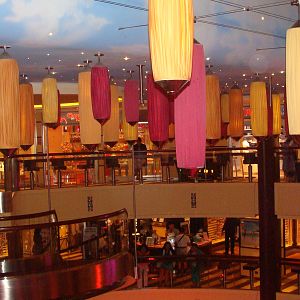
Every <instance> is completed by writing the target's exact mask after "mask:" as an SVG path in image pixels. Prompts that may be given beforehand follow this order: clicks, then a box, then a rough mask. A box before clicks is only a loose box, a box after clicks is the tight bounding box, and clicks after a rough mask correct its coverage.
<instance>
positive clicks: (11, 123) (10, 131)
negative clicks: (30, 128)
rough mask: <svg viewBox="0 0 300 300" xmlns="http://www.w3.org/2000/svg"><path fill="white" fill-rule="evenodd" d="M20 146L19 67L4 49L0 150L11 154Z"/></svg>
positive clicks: (0, 58) (0, 84)
mask: <svg viewBox="0 0 300 300" xmlns="http://www.w3.org/2000/svg"><path fill="white" fill-rule="evenodd" d="M4 49H5V48H4ZM19 147H20V94H19V68H18V64H17V61H16V60H15V59H13V58H11V57H10V56H9V55H8V54H7V52H6V51H4V53H3V54H2V55H1V56H0V151H1V152H2V153H3V154H5V155H10V154H12V153H13V152H14V151H15V150H16V149H18V148H19Z"/></svg>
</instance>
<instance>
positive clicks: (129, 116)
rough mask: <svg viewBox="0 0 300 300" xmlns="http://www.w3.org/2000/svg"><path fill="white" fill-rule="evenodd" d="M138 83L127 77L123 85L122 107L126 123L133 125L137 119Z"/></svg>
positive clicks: (138, 115) (138, 113) (138, 112)
mask: <svg viewBox="0 0 300 300" xmlns="http://www.w3.org/2000/svg"><path fill="white" fill-rule="evenodd" d="M139 98H140V94H139V83H138V81H136V80H133V79H128V80H126V82H125V86H124V99H123V101H124V109H125V117H126V121H127V123H129V124H130V125H134V124H136V123H137V122H138V121H139V117H140V111H139Z"/></svg>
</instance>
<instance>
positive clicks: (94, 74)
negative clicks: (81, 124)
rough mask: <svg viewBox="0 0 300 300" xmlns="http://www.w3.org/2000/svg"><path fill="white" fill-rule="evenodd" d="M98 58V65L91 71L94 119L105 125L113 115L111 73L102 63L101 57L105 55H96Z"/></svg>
mask: <svg viewBox="0 0 300 300" xmlns="http://www.w3.org/2000/svg"><path fill="white" fill-rule="evenodd" d="M95 56H98V63H97V64H96V65H95V66H93V67H92V71H91V78H92V79H91V96H92V108H93V115H94V118H95V119H96V120H97V121H98V122H99V123H100V124H101V125H103V124H104V123H105V122H106V121H107V120H108V119H109V118H110V114H111V90H110V82H109V72H108V68H107V67H106V66H103V65H102V64H101V63H100V57H101V56H103V54H101V53H98V54H95Z"/></svg>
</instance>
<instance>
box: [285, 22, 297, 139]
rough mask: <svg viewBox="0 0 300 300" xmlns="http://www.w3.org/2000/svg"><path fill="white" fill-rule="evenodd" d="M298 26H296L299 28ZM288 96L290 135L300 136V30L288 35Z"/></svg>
mask: <svg viewBox="0 0 300 300" xmlns="http://www.w3.org/2000/svg"><path fill="white" fill-rule="evenodd" d="M297 25H298V24H296V26H297ZM286 96H287V114H288V123H289V133H290V135H299V134H300V118H299V114H300V110H299V104H300V102H299V101H300V28H299V27H293V28H290V29H288V31H287V34H286Z"/></svg>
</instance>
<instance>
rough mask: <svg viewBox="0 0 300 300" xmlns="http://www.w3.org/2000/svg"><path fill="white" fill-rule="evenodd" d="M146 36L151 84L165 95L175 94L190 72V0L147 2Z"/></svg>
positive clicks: (150, 0) (191, 28)
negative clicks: (147, 34)
mask: <svg viewBox="0 0 300 300" xmlns="http://www.w3.org/2000/svg"><path fill="white" fill-rule="evenodd" d="M148 8H149V13H148V23H149V25H148V33H149V46H150V55H151V65H152V71H153V77H154V81H155V82H156V83H157V84H158V85H160V87H161V88H162V89H163V90H164V91H165V92H166V94H168V95H172V96H174V95H176V94H178V93H179V92H180V91H181V90H182V89H183V87H184V86H185V85H186V84H187V83H188V82H189V80H190V78H191V73H192V56H193V41H194V12H193V1H192V0H180V1H173V0H164V1H161V0H149V1H148Z"/></svg>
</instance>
